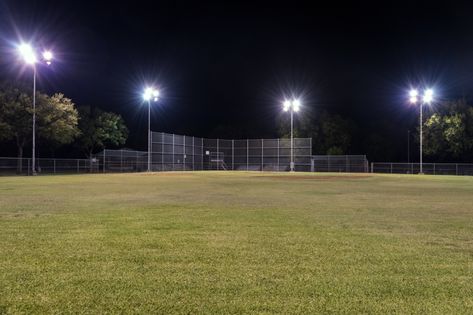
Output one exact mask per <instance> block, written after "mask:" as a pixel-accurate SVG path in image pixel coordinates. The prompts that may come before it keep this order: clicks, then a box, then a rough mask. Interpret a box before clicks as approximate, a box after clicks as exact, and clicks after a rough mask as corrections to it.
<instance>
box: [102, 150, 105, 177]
mask: <svg viewBox="0 0 473 315" xmlns="http://www.w3.org/2000/svg"><path fill="white" fill-rule="evenodd" d="M102 168H103V172H104V173H105V148H103V165H102Z"/></svg>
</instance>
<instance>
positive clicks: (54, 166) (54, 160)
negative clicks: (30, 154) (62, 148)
mask: <svg viewBox="0 0 473 315" xmlns="http://www.w3.org/2000/svg"><path fill="white" fill-rule="evenodd" d="M53 170H54V171H53V172H54V174H56V159H53Z"/></svg>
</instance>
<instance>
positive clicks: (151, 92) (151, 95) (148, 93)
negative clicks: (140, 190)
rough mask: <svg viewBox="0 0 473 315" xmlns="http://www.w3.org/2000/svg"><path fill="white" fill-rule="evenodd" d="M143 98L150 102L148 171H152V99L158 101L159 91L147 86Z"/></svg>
mask: <svg viewBox="0 0 473 315" xmlns="http://www.w3.org/2000/svg"><path fill="white" fill-rule="evenodd" d="M143 99H144V100H145V101H146V102H148V172H151V100H153V101H154V102H157V101H158V99H159V91H158V90H156V89H154V88H152V87H147V88H145V90H144V92H143Z"/></svg>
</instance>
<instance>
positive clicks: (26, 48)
mask: <svg viewBox="0 0 473 315" xmlns="http://www.w3.org/2000/svg"><path fill="white" fill-rule="evenodd" d="M18 51H19V52H20V55H21V56H22V57H23V59H24V61H25V62H26V63H29V64H34V63H35V62H36V55H35V53H34V51H33V48H31V46H30V45H29V44H21V45H20V46H19V47H18Z"/></svg>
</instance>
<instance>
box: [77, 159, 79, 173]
mask: <svg viewBox="0 0 473 315" xmlns="http://www.w3.org/2000/svg"><path fill="white" fill-rule="evenodd" d="M77 173H79V159H77Z"/></svg>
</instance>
